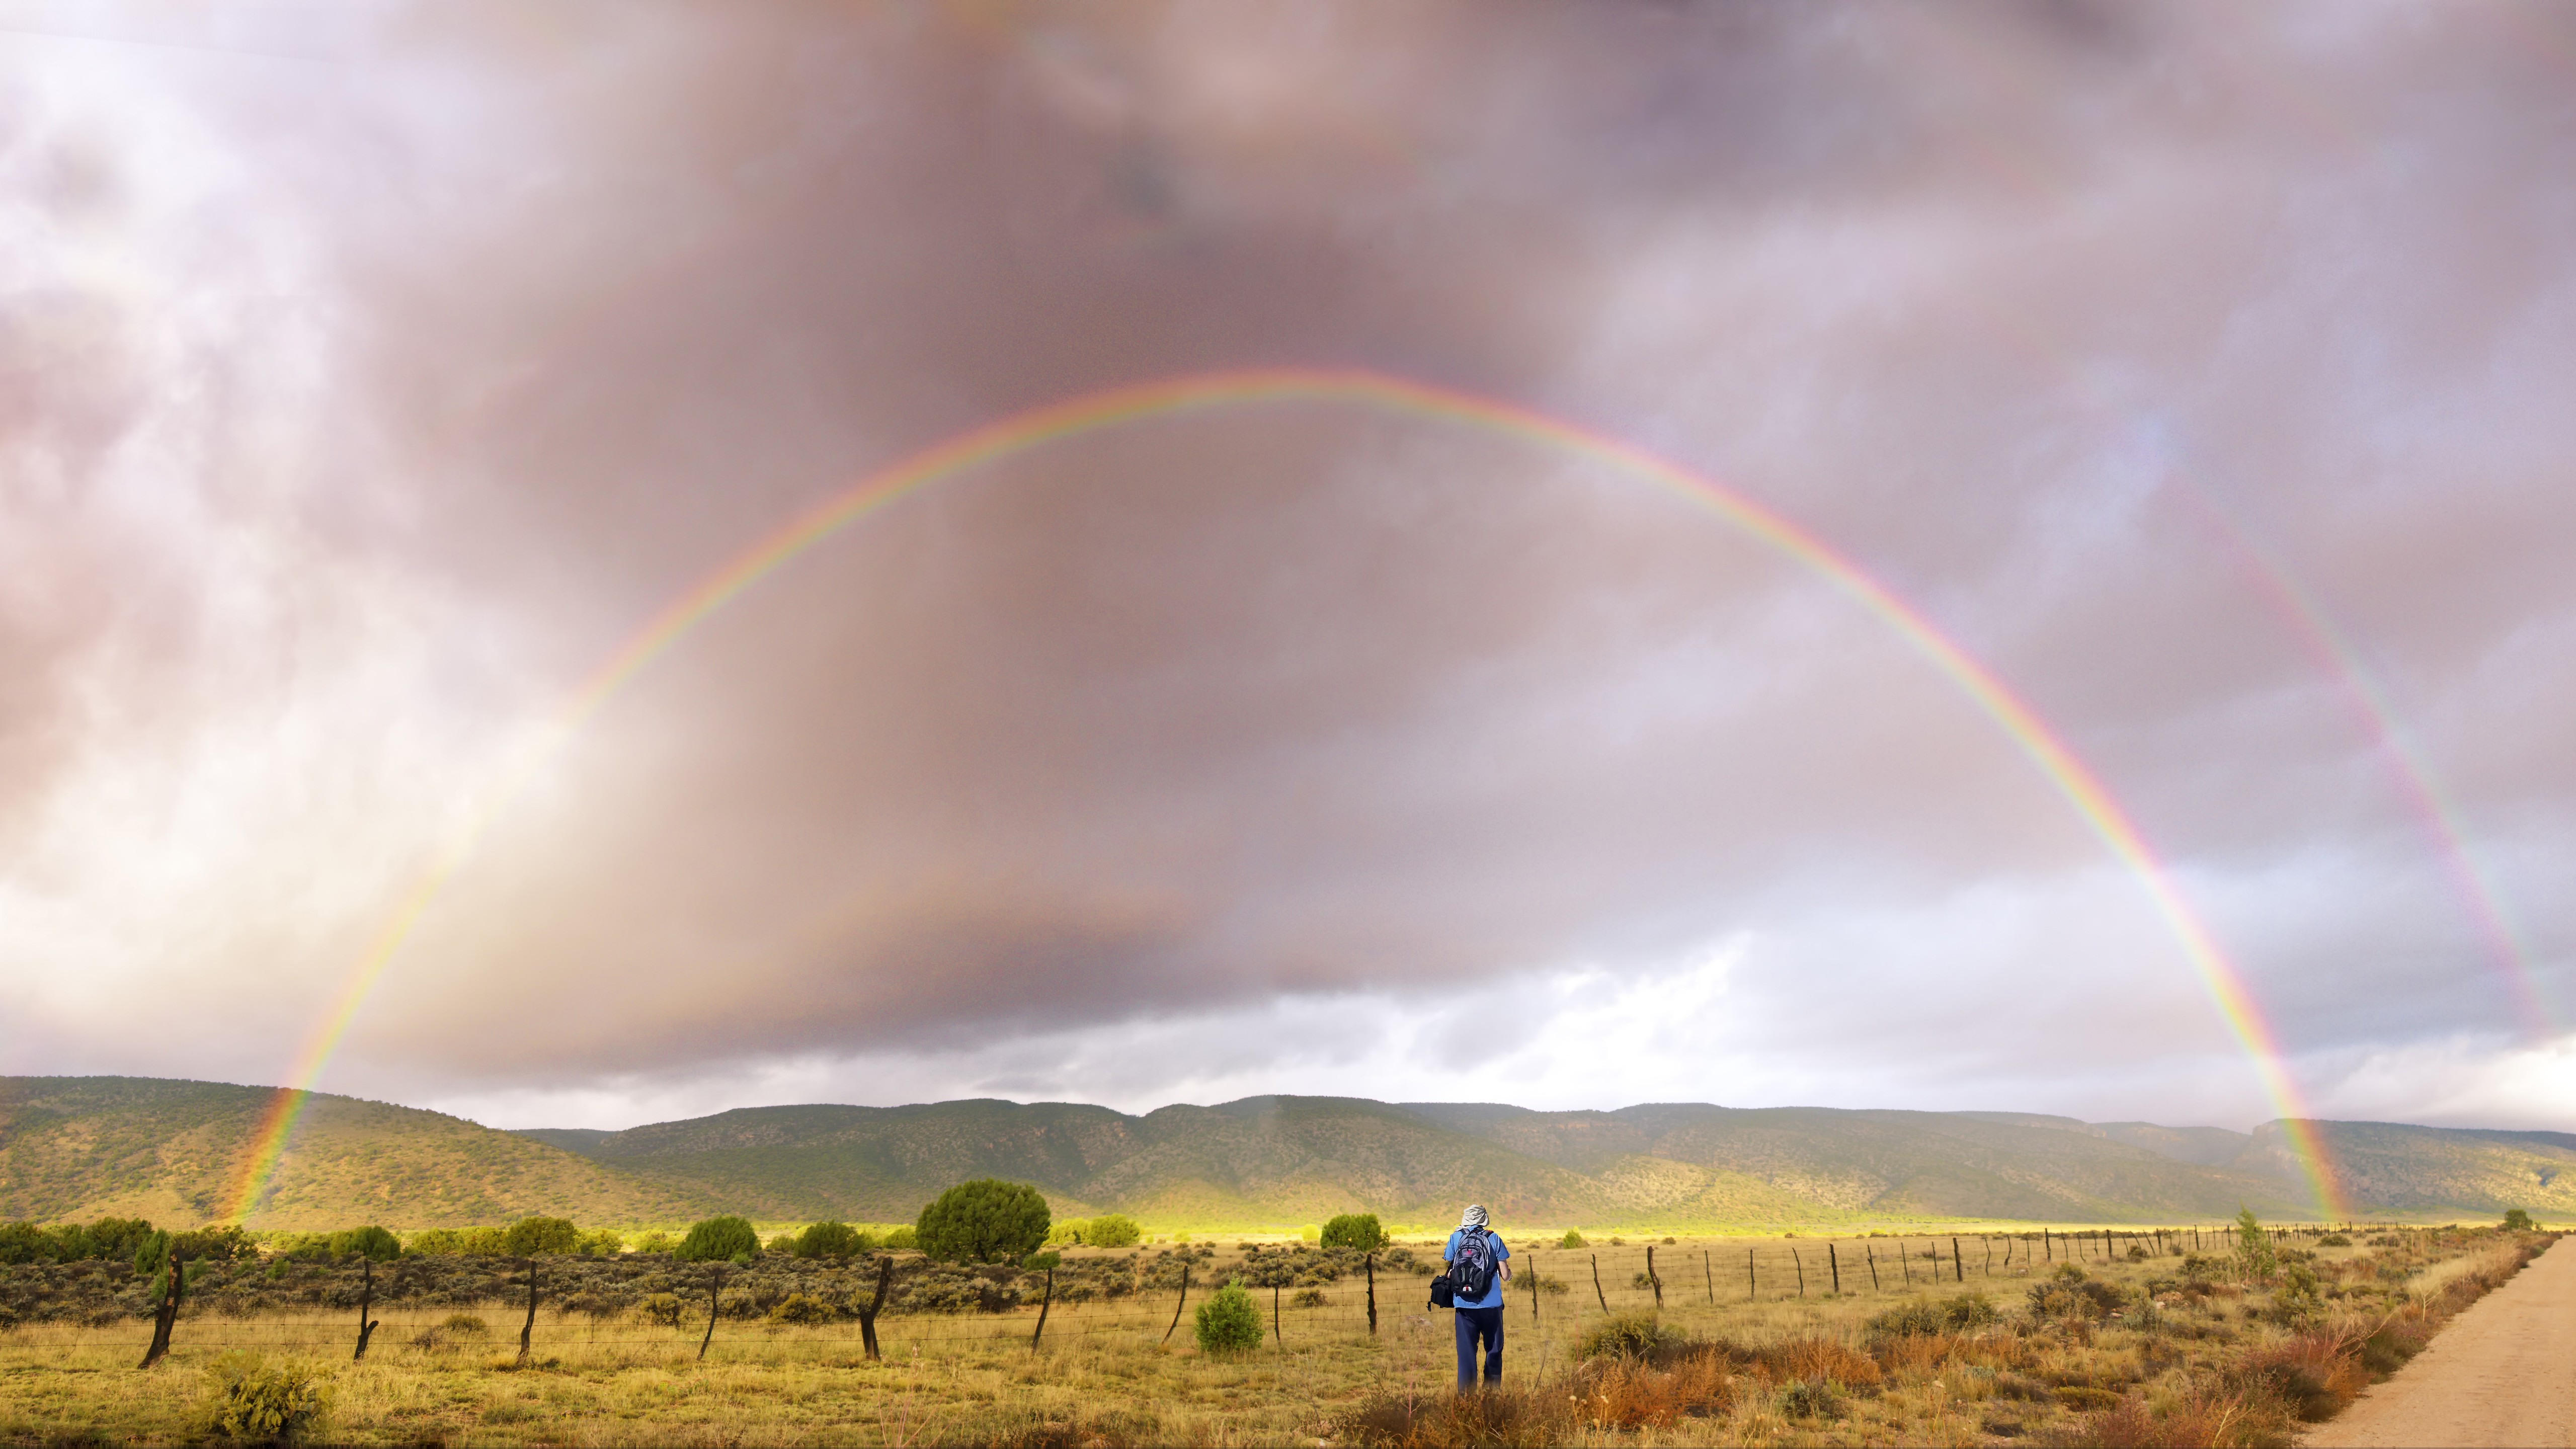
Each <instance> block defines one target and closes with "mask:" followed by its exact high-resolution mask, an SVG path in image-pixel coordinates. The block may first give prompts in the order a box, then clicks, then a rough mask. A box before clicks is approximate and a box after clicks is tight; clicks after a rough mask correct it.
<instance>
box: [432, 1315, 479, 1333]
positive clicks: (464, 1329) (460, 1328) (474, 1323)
mask: <svg viewBox="0 0 2576 1449" xmlns="http://www.w3.org/2000/svg"><path fill="white" fill-rule="evenodd" d="M438 1326H439V1327H441V1328H444V1329H446V1330H447V1331H448V1332H450V1333H456V1334H477V1333H490V1332H491V1331H492V1325H490V1324H488V1323H485V1322H484V1321H483V1320H482V1319H480V1318H477V1317H475V1316H474V1315H473V1314H471V1313H451V1314H449V1315H447V1317H446V1319H445V1320H444V1321H443V1322H441V1323H440V1324H439V1325H438Z"/></svg>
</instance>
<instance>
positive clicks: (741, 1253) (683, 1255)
mask: <svg viewBox="0 0 2576 1449" xmlns="http://www.w3.org/2000/svg"><path fill="white" fill-rule="evenodd" d="M671 1256H672V1257H674V1258H677V1259H679V1260H680V1261H681V1262H683V1263H748V1262H750V1261H751V1260H752V1259H754V1258H757V1257H759V1256H760V1234H758V1233H756V1232H754V1231H752V1227H751V1224H750V1223H748V1222H745V1221H743V1220H742V1219H741V1218H738V1217H735V1216H733V1215H732V1214H731V1213H727V1214H725V1215H724V1216H722V1217H714V1218H704V1219H701V1220H700V1221H697V1222H694V1223H691V1224H689V1235H688V1236H687V1237H685V1238H682V1239H681V1240H680V1246H678V1247H676V1248H673V1249H672V1250H671Z"/></svg>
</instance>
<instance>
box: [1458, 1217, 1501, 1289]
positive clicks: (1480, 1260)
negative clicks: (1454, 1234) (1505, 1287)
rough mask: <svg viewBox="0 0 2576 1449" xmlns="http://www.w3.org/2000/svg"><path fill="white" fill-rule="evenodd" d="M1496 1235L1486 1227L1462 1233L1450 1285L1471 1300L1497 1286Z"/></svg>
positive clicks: (1459, 1236)
mask: <svg viewBox="0 0 2576 1449" xmlns="http://www.w3.org/2000/svg"><path fill="white" fill-rule="evenodd" d="M1495 1265H1496V1259H1495V1257H1494V1235H1493V1234H1492V1233H1490V1232H1488V1231H1486V1230H1485V1229H1483V1228H1478V1229H1476V1230H1475V1231H1473V1232H1467V1233H1460V1234H1459V1235H1458V1249H1457V1255H1456V1256H1455V1257H1453V1258H1451V1259H1450V1260H1449V1275H1448V1276H1449V1287H1450V1291H1451V1292H1453V1293H1455V1294H1456V1295H1457V1296H1458V1297H1460V1298H1464V1299H1467V1300H1469V1301H1470V1302H1472V1301H1474V1300H1476V1299H1478V1298H1482V1297H1484V1296H1485V1295H1486V1294H1487V1293H1490V1292H1492V1291H1493V1288H1494V1268H1495Z"/></svg>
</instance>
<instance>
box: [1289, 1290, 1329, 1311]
mask: <svg viewBox="0 0 2576 1449" xmlns="http://www.w3.org/2000/svg"><path fill="white" fill-rule="evenodd" d="M1332 1302H1333V1300H1332V1299H1330V1298H1327V1297H1325V1296H1324V1290H1323V1289H1321V1288H1300V1289H1298V1290H1297V1296H1296V1297H1294V1298H1291V1299H1289V1300H1288V1306H1289V1307H1291V1308H1329V1307H1331V1306H1332Z"/></svg>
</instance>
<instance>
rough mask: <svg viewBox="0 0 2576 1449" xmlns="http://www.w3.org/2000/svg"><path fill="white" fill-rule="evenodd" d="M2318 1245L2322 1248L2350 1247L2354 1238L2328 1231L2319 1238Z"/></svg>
mask: <svg viewBox="0 0 2576 1449" xmlns="http://www.w3.org/2000/svg"><path fill="white" fill-rule="evenodd" d="M2317 1246H2318V1247H2320V1248H2349V1247H2351V1246H2352V1239H2350V1238H2347V1237H2345V1236H2344V1235H2343V1234H2341V1233H2328V1234H2326V1235H2325V1236H2324V1237H2322V1238H2319V1239H2317Z"/></svg>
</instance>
